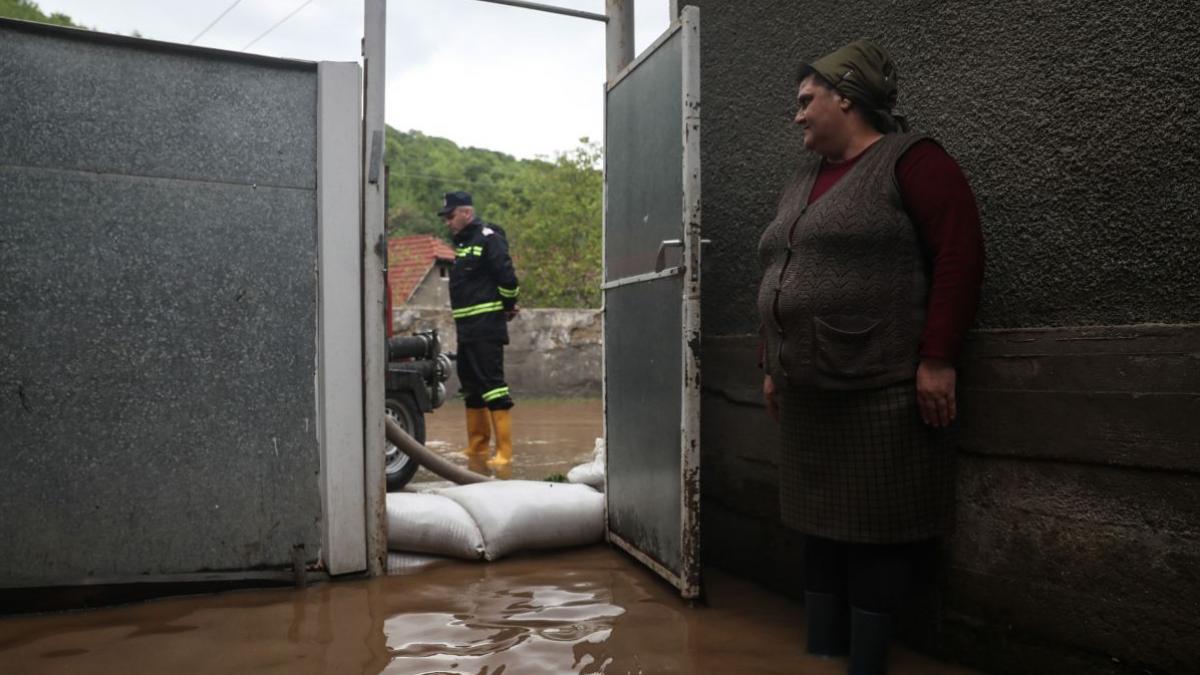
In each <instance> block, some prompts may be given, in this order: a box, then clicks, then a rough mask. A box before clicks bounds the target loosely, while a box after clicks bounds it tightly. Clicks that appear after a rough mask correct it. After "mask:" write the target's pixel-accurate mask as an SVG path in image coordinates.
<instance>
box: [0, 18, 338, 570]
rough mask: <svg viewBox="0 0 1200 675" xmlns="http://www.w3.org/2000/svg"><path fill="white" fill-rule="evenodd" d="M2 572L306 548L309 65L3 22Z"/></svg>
mask: <svg viewBox="0 0 1200 675" xmlns="http://www.w3.org/2000/svg"><path fill="white" fill-rule="evenodd" d="M0 92H3V94H2V95H0V195H3V197H0V277H2V278H3V282H2V283H0V512H2V513H3V514H4V515H3V517H2V518H0V541H3V542H4V543H5V546H6V549H7V551H8V554H7V555H5V556H3V558H2V559H0V587H12V586H45V585H77V584H95V583H103V582H105V581H136V580H142V579H150V578H161V577H163V576H171V575H181V574H187V573H200V572H203V573H206V574H208V573H220V572H224V571H235V570H264V569H270V568H277V567H290V566H291V564H292V561H293V557H294V555H295V556H297V557H298V559H299V560H301V561H312V560H315V559H317V556H318V554H319V552H320V549H321V536H320V534H321V533H320V527H321V518H322V513H321V504H320V493H319V489H318V483H317V481H318V471H319V469H320V466H319V460H318V442H317V424H316V422H317V419H316V402H315V385H314V381H315V375H316V371H315V368H316V363H315V361H316V354H315V345H316V342H317V333H316V328H317V317H316V308H317V302H316V297H317V280H316V250H317V249H316V244H317V203H316V202H317V200H316V191H315V190H316V154H317V151H316V137H317V131H316V123H317V70H316V64H300V63H295V62H287V61H280V60H273V59H263V58H252V57H243V56H239V55H231V54H229V53H222V52H215V51H212V50H200V49H191V48H186V47H177V46H173V45H166V44H163V43H155V42H151V41H146V40H136V39H132V38H121V37H119V36H105V35H102V34H96V33H92V32H88V31H77V30H68V29H53V28H41V27H38V26H37V25H30V24H21V23H18V22H7V21H0Z"/></svg>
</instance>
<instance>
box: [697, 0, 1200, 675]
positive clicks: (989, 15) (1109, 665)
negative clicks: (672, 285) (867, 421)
mask: <svg viewBox="0 0 1200 675" xmlns="http://www.w3.org/2000/svg"><path fill="white" fill-rule="evenodd" d="M694 4H697V5H699V6H700V7H701V16H702V18H701V22H702V44H703V47H702V63H701V67H702V72H703V75H702V77H703V83H702V87H703V111H702V119H701V122H702V139H703V140H702V142H703V148H702V161H703V185H704V197H703V207H704V236H705V237H707V238H710V239H712V240H713V242H714V243H713V245H712V246H710V247H708V248H707V249H706V251H705V271H704V275H705V276H704V306H703V311H704V330H705V334H706V339H705V344H704V363H705V371H704V378H705V379H704V382H705V392H704V404H703V405H704V407H703V434H702V448H703V465H702V473H703V475H704V476H705V478H704V484H703V489H704V506H703V514H704V546H705V549H704V550H705V556H706V559H707V560H708V561H709V562H712V563H715V564H720V565H723V566H725V567H728V568H731V569H735V570H738V571H739V572H740V573H742V574H744V575H746V576H750V577H754V578H756V579H758V580H760V581H762V582H763V583H766V584H769V585H772V586H774V587H776V588H779V589H780V590H782V591H784V592H789V593H798V591H799V589H798V587H797V583H796V582H797V576H796V569H797V564H798V561H799V558H798V557H797V556H798V554H799V553H800V551H801V543H800V541H799V539H798V538H797V537H796V536H795V535H794V534H792V533H789V532H787V531H785V530H783V529H782V528H781V527H780V526H779V523H778V505H777V503H776V497H775V495H776V494H777V481H776V476H775V473H776V462H777V456H778V452H779V446H778V437H777V433H776V431H775V430H774V428H773V427H772V426H771V425H770V424H767V423H764V422H765V418H764V417H763V414H764V413H763V411H762V408H761V403H760V399H761V394H760V392H759V388H760V385H761V374H760V373H759V372H758V371H757V370H756V369H755V367H754V363H755V351H756V350H755V346H756V338H755V337H754V336H753V334H754V333H755V332H756V329H757V318H756V316H755V309H754V294H755V291H756V288H757V283H758V279H759V270H758V263H757V259H756V249H757V242H758V238H759V234H760V232H761V229H762V227H763V226H764V225H765V224H766V223H767V222H768V221H769V220H770V218H771V216H772V215H773V213H774V208H775V203H776V200H777V198H778V194H779V190H780V188H781V186H782V184H783V182H784V181H785V179H786V178H787V175H788V173H789V172H790V170H791V168H792V167H793V166H794V160H795V158H796V157H797V155H798V153H800V152H802V146H801V142H800V136H799V133H798V132H797V131H796V129H795V128H794V125H793V124H792V122H791V120H792V116H793V114H794V102H793V101H794V96H795V88H794V80H793V77H794V72H795V67H796V65H797V64H798V63H799V62H800V61H801V59H804V58H808V57H814V56H818V55H821V54H822V53H825V52H827V51H829V50H831V49H833V48H836V47H837V46H840V45H841V44H844V43H846V42H848V41H850V40H851V39H854V38H858V37H872V38H874V39H876V40H878V41H880V42H881V43H883V44H885V45H886V46H887V47H888V48H889V50H890V51H891V52H892V54H893V56H894V57H895V59H896V61H897V63H898V66H899V69H900V76H901V97H900V103H901V106H902V108H903V109H904V110H905V112H907V113H908V114H909V116H910V119H911V121H912V124H913V127H914V128H915V129H916V130H919V131H925V132H928V133H931V134H933V135H934V136H935V137H937V138H939V139H940V140H941V141H942V142H943V143H944V144H945V146H946V147H947V149H948V150H949V151H950V152H951V154H953V155H954V156H955V157H956V158H957V159H958V161H959V163H960V164H961V165H962V167H963V169H964V171H965V172H966V173H967V175H968V177H969V179H970V181H971V184H972V186H973V188H974V190H975V193H976V196H977V198H978V200H979V206H980V211H981V214H982V218H983V228H984V235H985V239H986V244H987V256H988V261H987V278H986V281H985V288H984V296H983V299H982V304H981V307H980V311H979V316H978V320H977V326H978V327H979V330H977V331H976V332H974V333H973V334H972V335H971V336H970V338H969V340H968V344H967V348H966V353H965V355H964V357H963V362H962V364H961V365H962V378H961V380H960V388H959V395H960V401H961V407H960V410H961V413H962V424H963V445H962V452H961V453H960V460H961V461H960V480H959V486H958V488H959V490H958V492H959V497H958V517H957V520H958V528H957V530H956V532H955V534H954V536H953V537H951V538H950V539H949V540H948V542H947V545H946V552H945V559H944V560H943V561H942V564H943V567H944V574H942V582H941V585H940V586H939V587H937V588H935V589H933V591H932V594H931V595H929V596H927V597H926V598H925V600H926V602H927V603H929V604H932V605H934V606H936V608H937V611H936V612H935V613H934V615H935V617H936V619H937V620H936V621H935V622H934V623H932V624H925V625H911V624H910V625H909V626H908V627H907V628H906V629H905V630H906V633H907V634H908V637H909V639H910V640H912V641H914V642H915V643H917V644H919V645H921V646H923V647H924V648H925V649H928V650H930V651H934V652H937V653H940V654H942V655H943V656H945V657H947V658H952V659H956V660H961V661H965V662H968V663H970V664H971V665H973V666H975V667H978V668H980V669H982V670H984V671H985V672H994V673H1047V674H1049V673H1055V674H1060V673H1081V674H1082V673H1089V674H1090V673H1143V672H1155V673H1162V672H1170V673H1183V672H1200V643H1198V642H1197V641H1196V640H1195V635H1197V634H1200V583H1198V579H1197V577H1196V574H1195V570H1196V569H1200V535H1197V533H1196V531H1195V525H1194V524H1195V523H1196V522H1200V496H1197V492H1196V485H1195V481H1196V476H1197V475H1200V421H1198V420H1200V415H1198V414H1197V413H1198V412H1200V332H1197V327H1196V325H1195V324H1196V323H1197V322H1198V321H1200V268H1198V267H1197V266H1196V264H1195V261H1196V260H1197V258H1198V254H1200V227H1198V225H1200V223H1198V220H1200V207H1197V202H1196V200H1195V198H1194V197H1193V195H1195V194H1197V193H1200V172H1198V171H1197V158H1198V157H1200V138H1198V137H1197V136H1196V134H1194V133H1192V131H1191V129H1190V127H1191V126H1193V125H1194V120H1195V119H1196V117H1197V114H1196V113H1197V103H1196V101H1197V100H1200V68H1198V66H1200V43H1197V41H1196V40H1195V35H1197V34H1198V31H1200V13H1198V12H1196V10H1195V8H1194V7H1193V6H1192V5H1191V4H1189V3H1182V2H1180V3H1158V4H1150V5H1147V4H1145V3H1143V4H1129V3H1121V2H1116V1H1114V0H1102V1H1100V2H1086V3H1085V2H1080V1H1076V0H1071V1H1068V2H1059V3H1041V2H1033V1H1031V0H1022V1H1018V2H1012V3H990V2H988V3H984V2H965V3H960V2H932V3H931V2H895V3H876V2H867V1H852V2H829V1H817V2H806V3H793V2H785V1H783V0H748V1H746V2H738V3H728V2H715V1H707V0H697V1H696V2H695V3H694ZM1041 327H1048V328H1045V329H1042V328H1041Z"/></svg>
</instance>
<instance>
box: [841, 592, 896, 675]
mask: <svg viewBox="0 0 1200 675" xmlns="http://www.w3.org/2000/svg"><path fill="white" fill-rule="evenodd" d="M891 637H892V616H891V615H890V614H877V613H875V612H868V611H867V610H865V609H858V608H857V607H853V608H851V609H850V669H849V671H848V672H849V673H850V675H884V673H886V672H887V653H888V642H889V641H890V640H891Z"/></svg>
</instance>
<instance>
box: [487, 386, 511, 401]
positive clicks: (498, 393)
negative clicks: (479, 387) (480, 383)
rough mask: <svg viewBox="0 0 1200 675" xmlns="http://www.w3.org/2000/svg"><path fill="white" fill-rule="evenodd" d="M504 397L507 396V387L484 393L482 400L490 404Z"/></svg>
mask: <svg viewBox="0 0 1200 675" xmlns="http://www.w3.org/2000/svg"><path fill="white" fill-rule="evenodd" d="M505 396H508V387H500V388H499V389H493V390H491V391H488V392H484V394H483V400H484V401H485V402H488V403H491V402H492V401H495V400H496V399H498V398H504V397H505Z"/></svg>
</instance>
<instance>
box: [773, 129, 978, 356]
mask: <svg viewBox="0 0 1200 675" xmlns="http://www.w3.org/2000/svg"><path fill="white" fill-rule="evenodd" d="M860 157H862V154H861V153H860V154H859V155H858V156H857V157H855V158H854V159H852V160H850V161H848V162H842V163H840V164H831V163H829V162H822V164H821V169H820V172H819V173H818V174H817V179H816V182H814V183H813V187H812V192H811V193H809V196H808V203H809V204H812V203H813V202H815V201H817V200H818V199H820V198H821V195H823V194H825V193H826V192H827V191H828V190H829V188H831V187H833V186H834V184H836V183H837V182H838V180H839V179H841V177H842V176H844V175H846V173H847V172H848V171H850V169H851V167H853V166H854V164H855V163H856V162H857V161H858V159H859V158H860ZM896 182H897V183H898V184H899V186H900V195H901V198H902V199H903V201H904V208H905V210H906V211H907V212H908V215H909V217H910V218H911V219H912V220H913V222H914V224H915V225H916V227H917V229H918V230H919V231H920V235H921V240H922V242H923V243H924V245H925V253H926V256H927V257H928V259H929V261H930V262H931V263H932V267H933V276H932V279H931V284H930V289H929V305H928V307H927V311H926V318H925V329H924V331H923V332H922V334H921V344H920V347H919V352H920V355H921V357H922V358H935V359H944V360H946V361H949V362H952V363H953V362H955V361H956V360H957V359H958V355H959V352H960V351H961V349H962V342H963V338H964V336H965V335H966V332H967V329H968V328H970V326H971V321H972V320H973V319H974V317H975V308H976V306H977V305H978V304H979V290H980V287H981V286H982V285H983V234H982V232H981V230H980V227H979V208H978V206H977V205H976V204H975V195H974V194H973V193H972V192H971V186H970V185H968V184H967V178H966V176H964V175H963V172H962V169H960V168H959V166H958V163H957V162H955V161H954V158H953V157H951V156H950V155H949V154H947V153H946V151H945V150H943V149H942V147H941V146H940V145H938V144H937V143H935V142H933V141H929V140H925V141H920V142H918V143H917V144H916V145H914V146H913V147H911V148H909V150H908V151H907V152H905V153H904V155H903V156H902V157H901V158H900V161H899V162H897V163H896ZM761 358H762V355H761V349H760V355H759V360H760V362H761Z"/></svg>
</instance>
